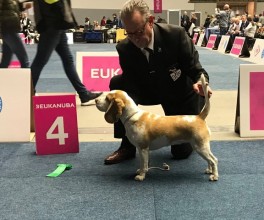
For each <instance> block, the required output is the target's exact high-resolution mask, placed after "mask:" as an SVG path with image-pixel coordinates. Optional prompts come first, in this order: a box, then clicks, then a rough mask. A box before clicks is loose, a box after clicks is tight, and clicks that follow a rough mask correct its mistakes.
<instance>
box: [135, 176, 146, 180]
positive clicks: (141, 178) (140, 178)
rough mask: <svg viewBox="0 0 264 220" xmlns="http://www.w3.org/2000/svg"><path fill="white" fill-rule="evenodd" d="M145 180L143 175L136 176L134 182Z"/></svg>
mask: <svg viewBox="0 0 264 220" xmlns="http://www.w3.org/2000/svg"><path fill="white" fill-rule="evenodd" d="M144 179H145V175H136V176H135V180H137V181H143V180H144Z"/></svg>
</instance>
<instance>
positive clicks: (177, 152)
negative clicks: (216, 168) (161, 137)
mask: <svg viewBox="0 0 264 220" xmlns="http://www.w3.org/2000/svg"><path fill="white" fill-rule="evenodd" d="M192 152H193V149H192V146H191V145H190V144H188V143H184V144H179V145H173V146H171V154H172V156H173V159H176V160H182V159H187V158H188V157H189V156H190V155H191V153H192Z"/></svg>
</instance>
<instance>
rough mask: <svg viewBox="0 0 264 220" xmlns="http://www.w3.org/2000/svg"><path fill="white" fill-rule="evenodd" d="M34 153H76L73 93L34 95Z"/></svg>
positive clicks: (76, 128)
mask: <svg viewBox="0 0 264 220" xmlns="http://www.w3.org/2000/svg"><path fill="white" fill-rule="evenodd" d="M33 102H34V106H33V107H34V119H35V134H36V153H37V154H38V155H47V154H65V153H78V152H79V140H78V126H77V113H76V100H75V95H56V96H55V95H54V96H34V98H33Z"/></svg>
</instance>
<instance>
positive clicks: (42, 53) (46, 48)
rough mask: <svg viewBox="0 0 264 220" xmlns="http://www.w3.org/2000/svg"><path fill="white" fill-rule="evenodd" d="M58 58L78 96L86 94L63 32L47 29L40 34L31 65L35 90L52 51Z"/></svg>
mask: <svg viewBox="0 0 264 220" xmlns="http://www.w3.org/2000/svg"><path fill="white" fill-rule="evenodd" d="M54 50H55V51H56V52H57V53H58V55H59V56H60V58H61V60H62V63H63V68H64V71H65V73H66V75H67V77H68V79H69V80H70V82H71V84H72V85H73V87H74V89H75V90H76V91H77V93H78V94H79V95H81V94H86V93H87V90H86V88H85V86H84V85H83V84H82V82H81V80H80V78H79V76H78V74H77V71H76V68H75V65H74V61H73V56H72V54H71V51H70V49H69V45H68V42H67V36H66V33H65V31H64V30H53V29H49V30H46V31H45V32H43V33H41V34H40V38H39V42H38V49H37V54H36V56H35V58H34V61H33V63H32V65H31V73H32V81H33V87H34V89H35V88H36V85H37V82H38V80H39V77H40V73H41V71H42V69H43V67H44V66H45V65H46V64H47V62H48V60H49V58H50V56H51V54H52V52H53V51H54Z"/></svg>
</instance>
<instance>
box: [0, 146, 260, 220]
mask: <svg viewBox="0 0 264 220" xmlns="http://www.w3.org/2000/svg"><path fill="white" fill-rule="evenodd" d="M117 146H118V143H117V142H104V143H100V142H98V143H81V144H80V153H78V154H64V155H48V156H37V155H35V145H34V143H25V144H15V143H8V144H5V143H0V186H1V187H0V197H1V200H0V210H1V212H0V219H6V220H9V219H10V220H15V219H27V220H31V219H32V220H33V219H34V220H38V219H97V220H98V219H122V220H123V219H133V220H134V219H142V220H148V219H149V220H155V219H162V220H163V219H180V220H181V219H202V220H204V219H210V220H211V219H232V220H233V219H250V220H252V219H254V220H256V219H261V220H262V219H264V208H263V203H264V198H263V195H264V186H263V182H264V169H263V167H264V160H263V154H264V148H263V141H241V142H240V141H238V142H237V141H231V142H227V141H223V142H216V141H214V142H211V146H212V152H213V153H214V154H215V156H216V157H218V159H219V174H220V178H219V181H218V182H209V181H208V176H207V175H205V174H203V171H204V169H205V168H206V162H205V161H204V160H203V159H202V158H201V157H200V156H198V154H197V153H194V154H192V155H191V157H190V158H189V159H187V160H182V161H175V160H172V159H171V155H170V148H162V149H160V150H157V151H153V152H151V161H150V162H151V166H161V165H162V163H163V162H166V163H167V164H169V165H170V167H171V170H170V171H159V170H151V171H150V172H149V173H148V174H147V177H146V180H145V181H143V182H136V181H134V179H133V178H134V173H135V171H136V169H137V168H138V162H139V161H138V157H137V158H136V159H135V160H130V161H127V162H124V163H122V164H117V165H112V166H106V165H103V160H104V157H105V156H106V155H107V154H109V153H110V152H112V151H113V150H116V148H117ZM58 163H71V164H72V165H73V169H72V170H69V171H66V172H64V173H63V174H62V175H61V176H59V177H57V178H53V179H52V178H47V177H45V176H46V175H47V174H48V173H50V172H51V171H53V170H54V169H55V168H56V164H58Z"/></svg>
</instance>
